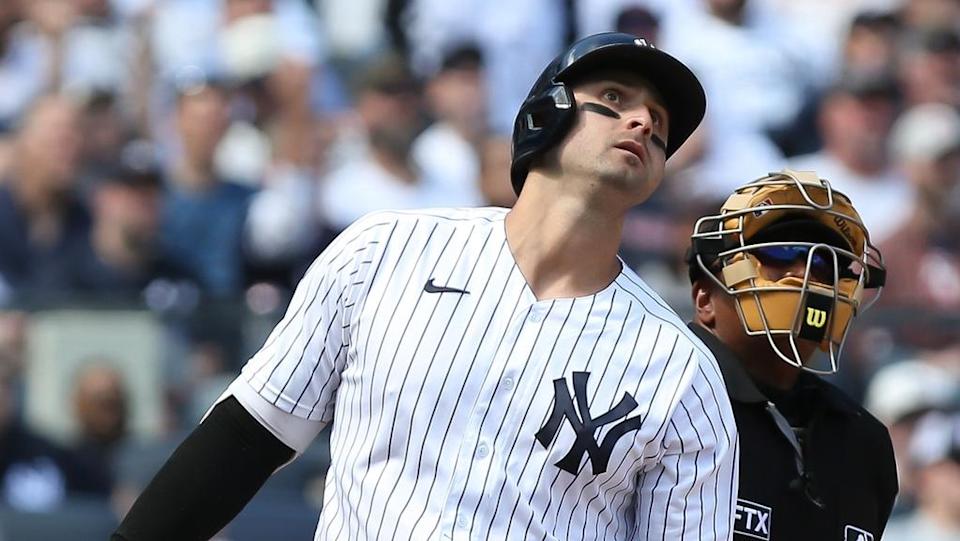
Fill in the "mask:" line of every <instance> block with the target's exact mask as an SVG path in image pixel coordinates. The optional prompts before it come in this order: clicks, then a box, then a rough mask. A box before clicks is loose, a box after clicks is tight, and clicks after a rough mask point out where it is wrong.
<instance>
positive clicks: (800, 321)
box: [690, 170, 897, 541]
mask: <svg viewBox="0 0 960 541" xmlns="http://www.w3.org/2000/svg"><path fill="white" fill-rule="evenodd" d="M690 253H691V258H690V278H691V281H692V282H693V301H694V304H695V323H693V324H691V328H692V329H693V330H694V331H695V332H696V333H697V335H699V336H700V338H701V339H702V340H703V341H704V343H705V344H707V346H708V347H709V348H710V349H711V350H712V351H713V352H714V354H715V355H716V357H717V360H718V361H719V362H720V369H721V371H722V372H723V376H724V380H725V381H726V386H727V392H728V393H729V396H730V399H731V401H732V402H733V411H734V414H735V415H736V419H737V427H738V429H739V431H740V445H741V447H740V453H741V458H742V460H743V462H742V463H743V468H741V470H740V490H739V500H738V501H737V507H736V514H735V522H734V527H735V534H734V539H742V540H745V541H746V540H754V539H765V540H768V541H769V540H775V541H782V540H789V539H797V540H801V539H802V540H811V539H818V540H837V541H879V539H880V536H881V534H882V533H883V529H884V525H885V524H886V522H887V518H888V517H889V516H890V511H891V509H892V507H893V501H894V497H895V496H896V493H897V473H896V465H895V463H894V457H893V447H892V445H891V443H890V436H889V434H888V433H887V430H886V428H885V427H884V426H883V424H882V423H880V422H879V421H878V420H877V419H875V418H873V417H872V416H871V415H870V414H869V413H867V411H866V410H864V409H863V408H861V407H860V406H859V405H857V404H856V403H855V402H853V401H852V400H851V399H850V398H848V397H847V396H846V395H844V394H843V392H842V391H840V390H839V389H837V388H835V387H834V386H832V385H830V384H829V383H827V382H825V381H824V380H823V379H821V378H819V377H818V376H817V375H816V374H824V373H826V374H829V373H833V372H835V371H836V370H837V362H838V358H839V356H840V350H841V348H842V346H843V341H844V338H845V336H846V334H847V331H848V330H849V328H850V324H851V322H852V320H853V318H854V317H855V316H856V315H857V314H858V313H860V312H861V311H862V310H864V309H866V308H867V307H868V305H869V304H871V302H868V301H872V300H876V295H878V294H879V288H881V287H882V286H883V283H884V279H885V270H884V266H883V263H882V259H881V257H880V254H879V253H878V252H877V251H876V249H875V248H874V247H873V246H871V244H870V237H869V234H868V233H867V230H866V229H865V228H864V226H863V223H862V221H861V220H860V216H859V214H857V211H856V210H855V209H854V207H853V205H852V204H851V203H850V200H849V199H848V198H847V197H846V196H845V195H843V194H842V193H839V192H837V191H835V190H833V189H832V188H831V187H830V184H829V182H827V181H824V180H822V179H820V178H819V177H818V176H817V175H816V174H815V173H813V172H798V171H790V170H785V171H783V172H781V173H776V174H771V175H769V176H766V177H763V178H761V179H759V180H757V181H755V182H753V183H751V184H748V185H746V186H744V187H741V188H740V189H738V190H736V191H735V192H734V193H733V195H731V196H730V197H729V198H728V199H727V201H726V202H725V203H724V204H723V207H722V208H721V211H720V213H719V214H717V215H714V216H706V217H703V218H701V219H700V220H699V221H698V222H697V224H696V226H695V230H694V233H693V237H692V248H691V251H690ZM817 350H820V351H821V354H820V356H819V357H817V356H816V355H815V353H816V352H817Z"/></svg>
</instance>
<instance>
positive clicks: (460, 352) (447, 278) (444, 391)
mask: <svg viewBox="0 0 960 541" xmlns="http://www.w3.org/2000/svg"><path fill="white" fill-rule="evenodd" d="M505 213H506V211H504V210H502V209H436V210H429V211H425V212H423V211H414V212H388V213H378V214H375V215H372V216H370V217H368V218H365V219H364V220H363V221H362V223H358V224H357V226H356V227H354V226H351V228H348V231H347V233H345V234H344V235H341V238H338V239H337V240H335V241H334V243H332V244H331V247H330V248H329V249H328V250H327V251H326V252H325V253H324V254H321V256H320V257H319V258H317V261H315V262H314V264H313V265H312V266H311V268H310V270H308V271H307V273H306V275H305V277H304V279H303V281H302V283H301V285H300V286H298V288H297V291H296V292H295V294H294V298H293V300H292V301H291V305H290V307H289V308H288V310H287V313H286V315H285V317H284V318H283V319H282V320H281V322H280V323H278V325H277V327H276V329H275V330H274V331H273V333H271V335H270V336H269V337H268V339H267V341H266V343H265V345H264V347H263V348H262V349H261V351H260V352H258V353H257V355H255V357H254V359H252V360H251V362H250V363H249V364H248V368H245V369H244V377H246V378H247V379H248V380H249V381H251V382H252V383H253V384H255V386H254V387H253V388H254V390H259V392H260V393H261V395H262V396H264V397H266V398H268V400H270V401H272V402H275V403H276V404H277V405H278V406H282V407H283V409H284V411H287V412H290V414H291V415H295V416H303V417H306V418H309V419H314V420H318V421H319V422H321V423H325V422H330V421H332V422H333V433H332V434H331V439H330V448H331V468H330V471H329V473H328V476H329V477H328V479H327V482H326V494H325V496H324V502H323V510H322V512H321V516H320V521H319V524H318V527H317V533H316V539H317V540H321V539H366V538H369V539H375V538H382V539H409V538H413V539H422V538H437V537H440V534H444V536H445V537H446V536H449V537H452V539H454V540H460V539H468V538H487V539H519V538H523V539H526V538H545V539H546V538H555V537H561V538H571V539H573V538H578V537H579V538H588V537H589V536H590V535H591V534H589V533H588V532H593V536H594V537H596V538H603V539H625V538H627V536H628V535H631V534H636V536H637V537H638V538H640V539H643V538H644V535H645V532H647V533H646V538H647V539H656V538H659V537H662V536H663V535H664V533H663V532H670V531H681V530H682V531H684V533H685V534H686V538H687V539H689V538H691V537H692V536H693V535H698V534H697V533H693V532H695V531H696V532H703V533H704V534H705V535H706V536H709V535H710V532H711V531H714V532H716V535H715V536H714V537H717V536H719V535H725V534H726V531H727V528H728V527H729V526H728V525H727V524H725V519H728V518H729V515H727V516H726V517H721V516H720V515H722V514H724V513H725V512H728V509H727V508H729V511H732V503H731V502H732V501H733V494H735V492H734V491H735V490H736V487H735V486H733V485H734V482H735V478H734V475H735V465H731V458H730V456H731V452H730V450H731V449H733V450H735V449H736V447H737V441H736V438H735V436H734V432H733V430H734V425H733V420H732V415H731V412H730V410H729V403H727V402H726V401H725V399H726V396H725V393H723V392H722V391H718V390H717V389H716V387H718V386H719V385H722V379H720V375H719V371H718V369H717V367H716V366H715V363H714V362H713V358H712V355H711V354H710V353H709V352H708V351H707V350H706V349H705V348H704V347H703V346H701V345H700V344H699V343H698V342H697V341H696V340H695V339H694V338H692V333H690V331H689V329H688V328H687V327H686V326H685V325H684V324H683V323H682V322H681V321H680V320H679V319H678V318H677V317H676V315H675V314H674V313H673V312H672V311H671V310H670V309H669V307H668V306H667V305H666V303H664V302H663V301H662V299H660V298H659V297H658V296H657V295H656V294H655V293H653V292H652V291H650V290H649V288H648V286H646V284H645V283H643V281H642V280H640V279H639V278H637V277H636V275H634V274H633V273H632V272H631V271H629V269H624V270H623V271H622V272H621V273H620V275H619V276H617V277H616V279H615V280H614V281H613V282H612V283H611V284H609V285H608V286H607V287H606V288H604V289H602V290H600V291H598V292H596V293H594V294H592V295H584V296H581V297H576V298H567V299H564V298H560V299H544V300H538V299H537V298H536V297H535V295H534V294H533V292H532V291H531V289H530V287H529V286H528V285H527V283H526V282H525V279H524V278H523V275H522V273H521V272H520V269H519V267H518V266H517V263H516V261H515V260H514V259H513V254H512V253H511V251H510V247H509V244H508V243H507V238H506V229H505V227H504V216H505ZM434 278H436V280H437V282H436V283H437V285H438V286H441V285H442V286H448V287H449V288H451V289H450V290H446V289H443V288H441V291H440V292H437V293H434V292H429V293H428V292H426V291H424V290H423V284H425V283H427V282H428V281H430V280H433V279H434ZM452 288H462V292H457V291H454V289H452ZM431 295H437V296H438V297H436V298H434V297H432V296H431ZM450 297H453V298H450ZM281 365H282V366H281ZM705 365H710V366H705ZM575 373H576V374H578V375H575ZM264 376H266V379H265V380H264V379H262V378H263V377H264ZM506 378H510V379H509V380H508V379H506ZM571 378H573V379H574V384H573V386H572V387H571V385H570V380H571ZM555 382H556V383H555ZM561 382H562V383H565V384H566V389H567V391H566V392H567V394H563V392H562V391H560V389H561V388H562V387H559V386H558V385H560V383H561ZM571 388H572V389H573V394H569V393H570V389H571ZM278 390H279V391H278ZM277 391H278V392H277ZM281 396H282V398H281ZM627 396H629V398H628V397H627ZM561 397H563V400H564V401H565V402H559V399H560V398H561ZM630 399H633V400H635V402H636V404H635V405H633V402H631V401H630ZM570 400H574V403H575V404H576V405H575V407H574V409H569V406H568V405H569V404H570V402H569V401H570ZM562 404H567V405H562ZM631 405H632V406H631ZM624 408H627V409H626V410H625V409H624ZM604 411H606V413H604ZM624 411H626V413H624ZM554 412H556V413H554ZM561 413H562V416H561V417H557V415H560V414H561ZM581 415H582V416H587V417H585V419H575V418H574V417H573V416H576V417H580V416H581ZM598 415H599V416H598ZM703 417H707V419H706V420H704V419H703ZM714 417H716V418H714ZM548 418H551V419H552V420H551V421H550V423H551V424H550V425H547V424H546V423H547V420H548ZM558 420H559V421H558ZM585 421H588V422H586V424H584V422H585ZM557 422H559V424H556V423H557ZM548 426H549V427H550V428H548ZM553 427H557V429H556V430H554V428H553ZM577 427H580V428H577ZM590 427H594V428H590ZM538 431H539V432H538ZM697 431H699V432H697ZM695 435H696V436H698V437H700V438H701V439H702V441H701V442H700V445H699V446H698V441H697V438H696V437H695ZM608 436H609V437H608ZM668 436H669V437H668ZM548 440H549V441H548ZM591 440H592V441H591ZM540 441H543V443H540ZM481 444H482V445H483V446H484V448H489V452H486V451H485V449H481V451H483V452H478V449H480V447H479V446H480V445H481ZM601 444H602V445H601ZM668 444H669V445H670V446H672V447H670V448H668V447H666V446H667V445H668ZM677 445H679V446H681V447H682V449H681V452H679V454H677V449H676V446H677ZM571 446H572V447H571ZM684 451H685V452H684ZM598 452H600V453H601V456H597V455H596V453H598ZM584 455H586V456H584ZM561 457H563V458H562V459H561V460H560V461H559V462H558V459H560V458H561ZM578 461H579V466H576V463H577V462H578ZM691 461H692V462H693V463H692V464H691ZM584 462H590V464H584ZM561 467H562V468H564V469H561ZM596 468H601V469H602V470H603V471H601V470H600V469H596ZM726 468H730V471H729V472H728V471H727V469H726ZM566 469H569V470H570V471H576V472H577V473H576V474H574V475H569V476H567V477H563V476H564V474H563V473H562V472H563V471H565V470H566ZM595 469H596V471H597V472H598V473H594V471H595ZM657 470H659V471H657ZM643 472H648V473H643ZM717 475H719V476H720V477H717ZM681 498H683V503H681V500H680V499H681ZM719 498H726V500H723V501H720V500H719ZM727 504H729V505H727ZM698 509H699V510H700V513H699V514H696V513H697V510H698ZM708 511H709V513H708ZM708 522H709V523H711V524H707V523H708ZM711 526H712V527H711ZM687 530H689V532H687ZM721 530H723V532H721ZM574 532H576V533H574Z"/></svg>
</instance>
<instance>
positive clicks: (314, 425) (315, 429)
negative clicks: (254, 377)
mask: <svg viewBox="0 0 960 541" xmlns="http://www.w3.org/2000/svg"><path fill="white" fill-rule="evenodd" d="M229 396H234V397H236V399H237V401H238V402H240V405H242V406H243V408H244V409H246V410H247V411H248V412H250V415H252V416H253V417H254V419H256V420H257V422H259V423H260V424H261V425H263V426H264V428H266V429H267V430H269V431H270V433H271V434H273V435H274V436H276V437H277V439H278V440H280V441H282V442H283V443H284V445H286V446H287V447H290V448H291V449H293V450H294V451H296V453H297V455H300V454H302V453H303V452H304V451H306V450H307V447H309V446H310V443H312V442H313V440H314V438H316V437H317V434H319V433H320V431H321V430H323V428H324V427H325V426H326V423H323V422H320V421H310V420H308V419H304V418H302V417H297V416H296V415H292V414H290V413H288V412H286V411H283V410H282V409H280V408H278V407H277V406H275V405H273V404H271V403H270V402H269V401H268V400H266V399H265V398H263V397H262V396H260V394H259V393H257V391H256V390H254V388H253V387H251V386H250V383H249V382H247V380H245V379H243V378H242V377H238V378H237V379H235V380H233V383H231V384H230V386H229V387H227V390H226V391H224V392H223V394H222V395H220V398H218V399H217V402H216V404H219V403H220V402H222V401H223V400H225V399H226V398H227V397H229ZM216 404H214V405H216ZM211 409H212V408H211ZM208 413H209V412H208ZM204 417H206V416H204Z"/></svg>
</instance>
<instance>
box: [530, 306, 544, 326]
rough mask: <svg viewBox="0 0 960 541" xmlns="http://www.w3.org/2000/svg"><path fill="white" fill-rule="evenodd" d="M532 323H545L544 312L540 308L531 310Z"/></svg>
mask: <svg viewBox="0 0 960 541" xmlns="http://www.w3.org/2000/svg"><path fill="white" fill-rule="evenodd" d="M530 321H532V322H534V323H540V322H541V321H543V312H542V311H541V310H540V309H538V308H533V309H532V310H530Z"/></svg>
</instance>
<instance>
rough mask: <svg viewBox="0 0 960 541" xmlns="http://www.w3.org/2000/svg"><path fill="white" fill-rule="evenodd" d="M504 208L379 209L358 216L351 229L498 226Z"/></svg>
mask: <svg viewBox="0 0 960 541" xmlns="http://www.w3.org/2000/svg"><path fill="white" fill-rule="evenodd" d="M507 210H508V209H505V208H500V207H477V208H467V207H464V208H428V209H416V210H380V211H376V212H371V213H369V214H367V215H365V216H364V217H362V218H360V219H359V220H357V221H356V222H354V224H353V225H351V226H350V229H356V228H358V227H359V228H361V229H362V228H366V227H371V226H377V225H388V226H390V228H394V229H396V228H399V229H405V230H411V229H413V228H415V227H421V228H422V227H424V226H434V225H437V226H444V227H451V228H458V227H476V226H488V227H492V226H497V225H499V224H501V223H502V222H503V218H504V216H506V214H507Z"/></svg>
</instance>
